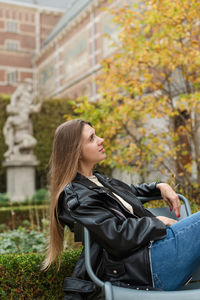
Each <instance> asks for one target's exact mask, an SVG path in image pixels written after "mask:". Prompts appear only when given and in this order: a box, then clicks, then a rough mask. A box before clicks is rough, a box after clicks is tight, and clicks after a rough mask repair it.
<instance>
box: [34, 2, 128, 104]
mask: <svg viewBox="0 0 200 300" xmlns="http://www.w3.org/2000/svg"><path fill="white" fill-rule="evenodd" d="M123 2H124V1H120V4H123ZM114 3H115V4H117V3H118V4H119V1H115V2H114ZM110 5H113V4H110V2H109V1H103V0H76V1H74V2H73V5H72V6H71V8H70V9H69V10H68V11H66V13H65V14H64V15H63V17H62V18H61V20H60V21H59V22H58V24H57V25H56V26H55V27H54V29H53V31H52V32H51V34H50V35H49V36H48V38H47V40H46V41H45V42H44V44H43V45H42V48H41V50H40V53H39V54H38V55H37V56H36V59H35V64H36V66H37V82H38V86H37V91H38V94H39V95H40V96H41V97H45V98H51V97H70V98H71V97H72V98H75V97H77V96H79V95H87V96H88V97H89V98H90V99H91V100H96V99H97V98H98V92H97V86H96V83H95V81H94V76H95V74H96V72H97V71H98V70H100V68H101V67H100V61H101V60H102V59H103V58H104V57H106V56H107V55H109V54H110V52H112V51H113V48H111V47H110V44H111V41H110V40H109V39H108V38H106V37H105V33H107V34H109V35H111V36H112V38H113V39H115V40H116V35H117V29H116V26H114V25H113V24H112V23H111V22H110V21H111V16H110V15H109V14H108V13H107V11H105V10H103V8H105V7H106V8H108V7H109V6H110Z"/></svg>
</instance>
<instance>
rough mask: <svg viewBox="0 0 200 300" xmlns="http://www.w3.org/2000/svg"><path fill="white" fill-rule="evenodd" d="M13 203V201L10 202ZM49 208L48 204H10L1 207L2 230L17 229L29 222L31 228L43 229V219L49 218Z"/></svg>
mask: <svg viewBox="0 0 200 300" xmlns="http://www.w3.org/2000/svg"><path fill="white" fill-rule="evenodd" d="M10 204H11V203H10ZM48 215H49V209H48V207H47V205H44V204H43V205H41V204H40V205H27V204H26V205H20V206H14V205H10V206H8V207H0V231H5V230H9V229H16V228H18V227H19V226H24V222H25V223H28V224H29V226H28V227H29V229H31V230H35V229H36V230H39V231H40V230H43V227H44V224H43V220H45V219H48Z"/></svg>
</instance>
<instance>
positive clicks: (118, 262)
mask: <svg viewBox="0 0 200 300" xmlns="http://www.w3.org/2000/svg"><path fill="white" fill-rule="evenodd" d="M95 175H96V176H97V178H98V180H99V181H100V182H101V183H102V185H103V187H100V186H97V185H96V184H95V183H93V182H92V181H90V180H89V179H88V178H86V177H84V176H82V175H80V174H77V176H76V178H75V179H74V180H73V182H72V183H70V184H68V185H67V186H66V187H65V188H64V190H63V192H62V193H61V195H60V197H59V204H58V218H59V221H60V222H61V223H62V224H64V225H67V226H69V227H70V229H71V230H72V231H73V230H74V224H75V222H78V223H80V224H83V225H84V226H86V227H87V228H88V230H89V231H90V234H91V262H92V268H93V270H94V271H95V273H96V274H97V276H98V277H99V278H100V279H102V280H103V281H106V280H107V281H111V282H113V283H116V284H117V283H119V282H120V283H123V284H125V285H127V286H133V287H136V286H144V287H145V286H152V285H153V283H152V277H151V266H150V260H149V252H150V251H149V244H150V241H152V240H158V239H162V238H164V237H165V235H166V226H165V225H164V224H163V223H162V222H161V221H159V220H158V219H157V218H156V217H155V216H154V215H153V214H151V213H150V212H149V211H147V210H146V209H145V208H144V207H143V205H142V203H141V202H140V200H139V199H138V198H137V197H138V196H158V195H160V190H159V189H157V188H156V182H153V183H150V184H146V183H145V184H141V185H135V186H134V185H131V186H129V185H127V184H125V183H123V182H122V181H119V180H116V179H112V178H109V177H107V176H104V175H102V174H100V173H97V172H95ZM113 193H116V194H117V195H119V196H121V197H122V198H123V199H124V200H125V201H127V202H128V203H129V204H131V205H132V207H133V212H134V213H133V214H132V213H130V211H129V210H127V208H126V207H124V206H123V204H122V203H121V202H120V201H119V200H118V199H117V197H115V196H114V195H113ZM72 278H73V280H76V279H77V283H76V288H77V290H76V292H78V291H79V290H80V293H79V296H78V297H82V298H80V299H84V300H85V299H92V298H91V296H92V295H93V297H94V295H97V294H98V293H99V290H98V288H97V287H94V291H91V290H90V291H88V294H87V293H85V292H84V293H83V291H82V290H81V286H82V284H80V281H79V280H86V281H90V279H89V277H88V275H87V272H86V269H85V263H84V250H83V252H82V254H81V256H80V258H79V260H78V262H77V264H76V266H75V269H74V272H73V276H72ZM84 285H85V283H84ZM86 285H87V284H86ZM88 286H89V285H88ZM73 287H74V281H73V284H72V285H71V286H70V283H69V282H68V285H67V288H66V287H65V288H64V290H65V291H64V293H65V298H64V299H66V300H69V299H72V296H71V295H72V294H71V293H73V292H74V290H73ZM90 287H91V285H90ZM86 290H87V288H86ZM67 297H68V298H67ZM95 297H97V296H95ZM77 299H79V298H77ZM93 299H96V298H93Z"/></svg>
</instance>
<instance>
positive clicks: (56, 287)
mask: <svg viewBox="0 0 200 300" xmlns="http://www.w3.org/2000/svg"><path fill="white" fill-rule="evenodd" d="M79 255H80V249H78V250H76V251H72V250H69V251H66V252H65V253H63V256H62V263H61V268H60V270H59V272H56V266H55V265H53V266H51V267H50V269H49V270H48V271H46V272H42V271H40V266H41V263H42V261H43V259H44V255H42V254H39V253H29V254H4V255H0V298H1V299H2V300H7V299H52V300H54V299H55V300H58V299H63V292H62V284H63V279H64V277H66V276H71V275H72V271H73V268H74V266H75V264H76V261H77V259H78V257H79Z"/></svg>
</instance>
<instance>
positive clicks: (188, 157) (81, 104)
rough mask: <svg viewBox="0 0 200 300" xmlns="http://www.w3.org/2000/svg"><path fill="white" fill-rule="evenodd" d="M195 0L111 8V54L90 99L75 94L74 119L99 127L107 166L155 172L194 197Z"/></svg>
mask: <svg viewBox="0 0 200 300" xmlns="http://www.w3.org/2000/svg"><path fill="white" fill-rule="evenodd" d="M199 10H200V2H199V1H198V0H177V1H170V0H146V1H138V5H136V4H134V6H133V7H131V8H130V7H129V6H126V7H124V8H120V9H114V10H112V11H111V13H113V16H114V22H115V23H116V24H117V25H118V26H119V27H120V31H119V40H118V43H117V45H115V49H117V50H116V52H115V53H114V55H113V56H112V57H109V58H107V59H105V60H104V61H103V62H102V74H101V75H100V77H99V79H98V84H99V87H100V93H101V98H100V100H99V102H98V103H90V102H88V101H87V99H83V100H82V99H80V100H79V101H78V103H74V112H75V115H76V117H77V116H80V117H82V118H84V119H87V120H89V121H91V122H92V123H93V124H94V125H95V128H96V129H97V133H98V134H101V135H102V133H103V136H104V138H105V146H106V151H107V154H108V155H107V156H108V160H107V161H106V163H107V164H109V165H110V166H111V167H115V168H121V169H125V170H127V171H131V172H133V171H137V172H138V173H139V174H140V175H141V176H142V180H146V179H147V178H148V175H149V173H150V172H152V171H155V170H159V172H161V173H163V174H166V173H167V174H171V178H172V179H173V181H174V183H175V184H179V187H178V189H180V190H181V189H184V193H187V196H188V194H189V198H191V194H192V196H194V197H195V196H196V197H198V195H199V193H198V188H199V186H200V138H199V134H200V117H199V116H200V114H199V113H200V76H199V75H200V74H199V73H200V71H199V70H200V46H199V45H200V40H199V33H200V27H199Z"/></svg>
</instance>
